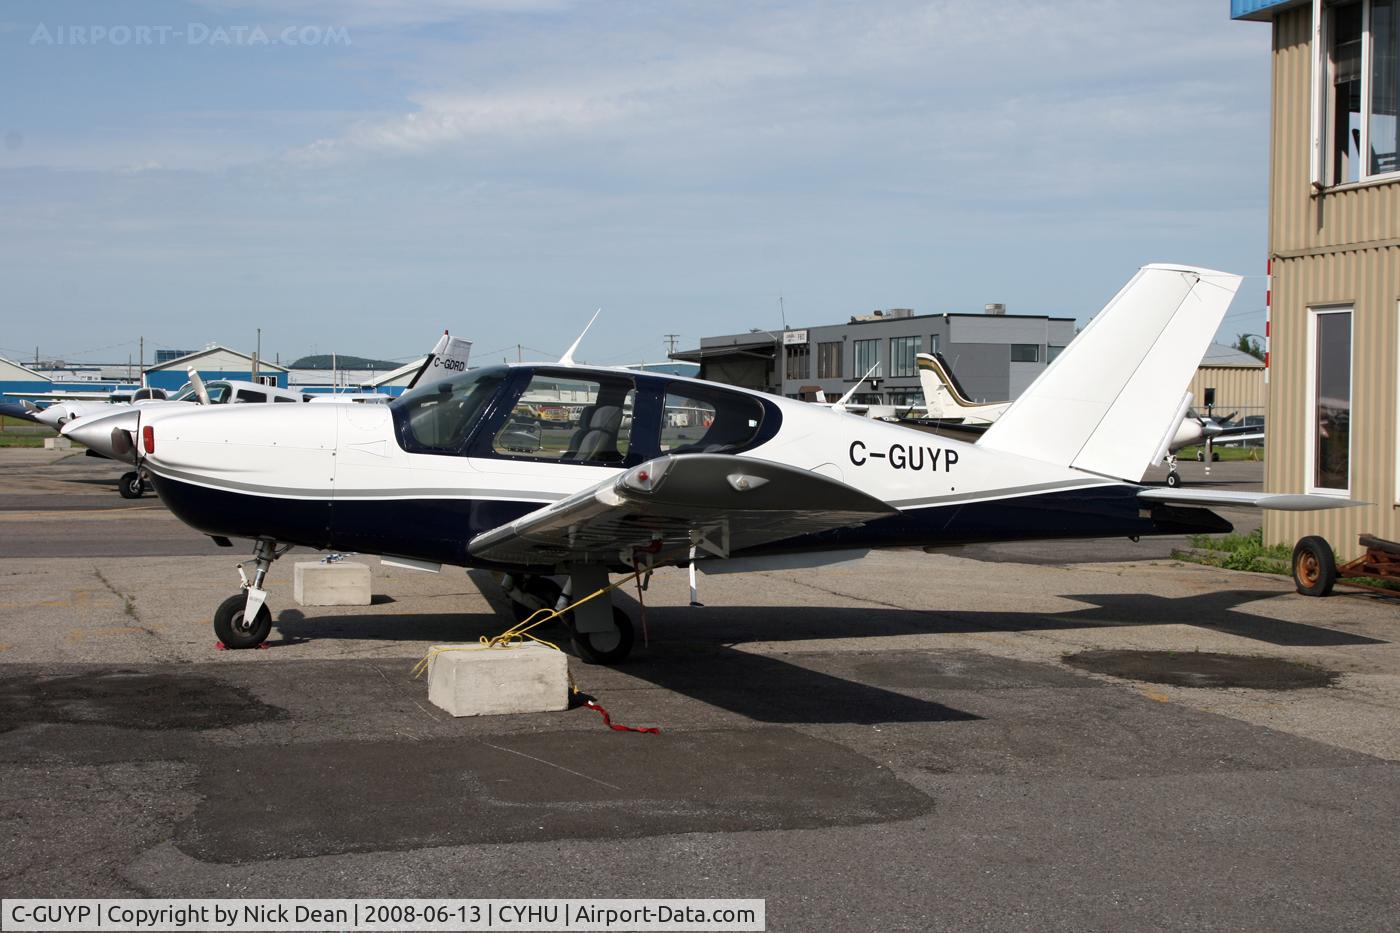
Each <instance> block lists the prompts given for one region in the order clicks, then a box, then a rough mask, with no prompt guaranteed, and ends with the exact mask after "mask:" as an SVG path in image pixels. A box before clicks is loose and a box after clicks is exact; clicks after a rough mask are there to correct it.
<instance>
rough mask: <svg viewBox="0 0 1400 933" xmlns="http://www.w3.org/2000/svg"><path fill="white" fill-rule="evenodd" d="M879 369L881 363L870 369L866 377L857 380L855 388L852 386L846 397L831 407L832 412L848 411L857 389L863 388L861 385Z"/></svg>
mask: <svg viewBox="0 0 1400 933" xmlns="http://www.w3.org/2000/svg"><path fill="white" fill-rule="evenodd" d="M879 368H880V364H879V363H876V364H875V365H874V366H872V367H870V369H869V370H867V371H866V373H865V375H864V376H861V377H860V378H859V379H857V380H856V384H855V385H853V386H851V389H850V391H849V392H847V393H846V394H845V395H843V396H841V397H840V398H839V399H837V400H836V404H835V405H832V406H831V410H832V411H845V410H846V403H847V402H849V401H850V400H851V396H853V395H855V394H856V389H859V388H860V387H861V384H862V383H864V382H865V380H867V379H869V378H870V377H871V376H873V375H875V370H877V369H879Z"/></svg>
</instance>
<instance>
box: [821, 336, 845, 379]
mask: <svg viewBox="0 0 1400 933" xmlns="http://www.w3.org/2000/svg"><path fill="white" fill-rule="evenodd" d="M817 378H818V379H840V378H841V342H840V341H839V340H838V341H835V342H833V343H820V344H817Z"/></svg>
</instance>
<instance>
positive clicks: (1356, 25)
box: [1327, 0, 1361, 185]
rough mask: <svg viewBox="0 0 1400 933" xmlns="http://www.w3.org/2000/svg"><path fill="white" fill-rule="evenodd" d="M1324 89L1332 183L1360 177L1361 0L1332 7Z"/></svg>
mask: <svg viewBox="0 0 1400 933" xmlns="http://www.w3.org/2000/svg"><path fill="white" fill-rule="evenodd" d="M1330 27H1331V28H1330V37H1329V38H1330V42H1329V46H1330V48H1329V50H1328V52H1329V59H1330V65H1331V76H1332V86H1331V87H1330V88H1329V91H1328V99H1327V113H1328V115H1329V119H1330V124H1331V126H1330V130H1329V136H1330V146H1329V149H1330V152H1331V162H1332V172H1331V178H1332V184H1334V185H1343V184H1346V183H1348V182H1353V181H1358V180H1359V179H1360V177H1361V158H1360V156H1361V3H1360V2H1359V0H1358V2H1355V3H1348V4H1346V5H1345V6H1334V7H1332V17H1331V21H1330Z"/></svg>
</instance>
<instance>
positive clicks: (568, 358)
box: [559, 308, 603, 366]
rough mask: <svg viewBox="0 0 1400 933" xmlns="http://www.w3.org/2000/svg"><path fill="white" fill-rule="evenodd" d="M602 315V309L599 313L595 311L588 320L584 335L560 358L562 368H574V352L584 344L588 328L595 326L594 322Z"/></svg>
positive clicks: (579, 336) (580, 335)
mask: <svg viewBox="0 0 1400 933" xmlns="http://www.w3.org/2000/svg"><path fill="white" fill-rule="evenodd" d="M602 313H603V309H602V308H599V309H598V310H597V311H594V312H593V316H592V317H591V318H589V319H588V323H587V324H585V325H584V328H583V333H582V334H579V335H578V339H577V340H575V341H574V342H573V343H572V344H570V345H569V349H567V350H565V351H564V355H563V356H561V357H559V365H560V366H572V365H574V351H575V350H577V349H578V345H579V344H581V343H583V338H584V334H587V333H588V328H590V327H592V326H593V322H594V321H596V320H598V315H600V314H602Z"/></svg>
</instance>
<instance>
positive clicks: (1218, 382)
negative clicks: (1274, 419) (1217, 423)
mask: <svg viewBox="0 0 1400 933" xmlns="http://www.w3.org/2000/svg"><path fill="white" fill-rule="evenodd" d="M1187 391H1189V392H1190V393H1191V396H1192V402H1191V404H1192V407H1193V408H1195V410H1196V411H1197V412H1199V413H1200V414H1203V415H1205V414H1209V415H1213V416H1215V417H1217V418H1230V419H1231V420H1233V421H1237V422H1246V423H1248V424H1259V423H1260V422H1259V421H1258V420H1257V419H1261V418H1263V417H1264V405H1265V401H1266V398H1267V395H1266V387H1265V384H1264V362H1263V361H1262V360H1258V359H1255V358H1254V357H1252V356H1250V355H1249V354H1248V353H1245V352H1243V351H1241V350H1237V349H1235V348H1234V347H1227V346H1225V345H1223V344H1219V343H1213V344H1211V345H1210V348H1209V349H1208V350H1206V355H1205V357H1203V358H1202V359H1201V365H1200V368H1199V369H1197V370H1196V375H1194V376H1192V377H1191V385H1190V388H1189V389H1188V390H1187ZM1247 419H1248V420H1247Z"/></svg>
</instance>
